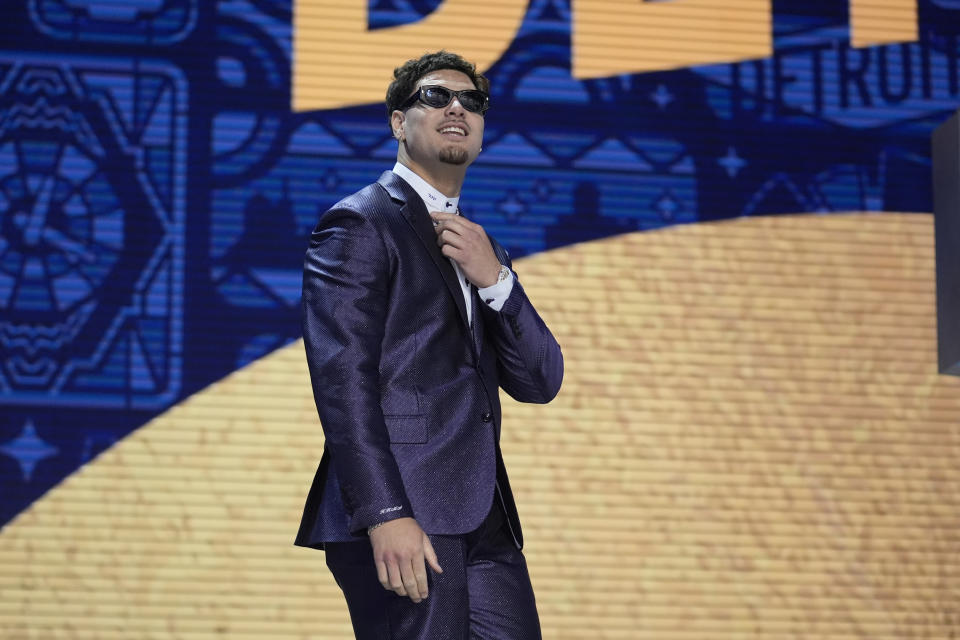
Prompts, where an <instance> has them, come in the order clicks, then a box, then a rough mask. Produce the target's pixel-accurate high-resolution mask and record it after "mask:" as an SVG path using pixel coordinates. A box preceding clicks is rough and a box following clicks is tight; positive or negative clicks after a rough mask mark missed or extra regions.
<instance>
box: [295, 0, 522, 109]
mask: <svg viewBox="0 0 960 640" xmlns="http://www.w3.org/2000/svg"><path fill="white" fill-rule="evenodd" d="M526 10H527V2H526V0H447V1H446V2H444V3H443V4H441V5H440V7H439V8H437V10H436V11H434V12H433V13H431V14H430V15H429V16H427V17H426V18H424V19H423V20H421V21H419V22H416V23H414V24H410V25H403V26H400V27H391V28H386V29H377V30H375V31H370V30H369V29H367V2H366V0H296V1H295V3H294V19H293V20H294V30H293V38H294V45H293V81H292V85H293V87H292V92H293V110H294V111H303V110H306V109H333V108H336V107H344V106H349V105H355V104H364V103H369V102H382V101H383V98H384V95H385V94H386V91H387V85H388V84H389V83H390V80H391V79H392V77H393V69H394V68H395V67H397V66H399V65H400V64H402V63H404V62H406V61H407V60H409V59H410V58H417V57H419V56H421V55H422V54H424V53H426V52H428V51H437V50H439V49H447V50H448V51H453V52H456V53H459V54H460V55H462V56H463V57H465V58H466V59H468V60H470V61H471V62H474V63H476V65H477V67H478V68H479V69H480V70H481V71H485V70H486V69H488V68H490V66H492V65H493V63H494V62H496V61H497V60H498V59H500V56H502V55H503V52H504V51H506V50H507V47H509V46H510V43H511V42H512V41H513V38H514V36H515V35H516V33H517V30H518V29H519V28H520V23H521V22H522V21H523V16H524V14H525V13H526Z"/></svg>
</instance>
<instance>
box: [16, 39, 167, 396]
mask: <svg viewBox="0 0 960 640" xmlns="http://www.w3.org/2000/svg"><path fill="white" fill-rule="evenodd" d="M0 60H3V59H2V58H0ZM4 62H9V64H4V65H3V68H4V69H5V75H4V77H3V91H2V93H0V215H2V216H3V218H2V220H3V222H2V224H3V230H4V234H3V240H2V241H0V310H3V312H4V313H3V316H2V318H0V347H2V349H3V351H4V353H5V358H4V360H3V362H2V363H0V399H2V400H3V401H4V402H5V403H7V404H18V405H34V404H39V403H42V404H45V405H68V406H97V407H108V406H116V407H127V408H130V407H132V408H164V407H166V406H169V404H170V402H171V401H173V400H174V399H175V398H176V395H177V392H178V390H179V383H180V349H179V348H176V347H175V345H178V344H179V343H180V339H181V323H182V316H181V313H180V311H179V309H180V297H181V296H182V286H181V282H182V278H183V273H182V263H183V220H184V208H185V202H184V193H183V191H184V190H183V166H182V165H183V158H182V154H183V152H184V149H183V145H184V139H183V138H184V120H185V113H186V105H185V103H184V100H185V99H186V91H185V86H184V83H183V79H182V76H181V75H180V74H179V72H178V71H177V70H176V69H175V68H172V67H171V66H170V65H169V64H166V63H155V62H149V61H140V60H137V61H135V62H133V63H131V61H130V60H126V59H123V60H115V61H108V60H104V59H97V60H93V59H86V60H84V59H82V58H78V57H75V58H72V59H71V62H70V64H69V65H55V66H54V65H51V59H50V58H47V57H44V56H27V55H22V54H21V55H17V56H16V57H15V59H10V60H4Z"/></svg>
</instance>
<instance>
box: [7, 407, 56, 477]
mask: <svg viewBox="0 0 960 640" xmlns="http://www.w3.org/2000/svg"><path fill="white" fill-rule="evenodd" d="M0 452H3V453H5V454H6V455H8V456H10V457H11V458H13V459H14V460H16V461H17V463H18V464H19V465H20V471H21V473H23V481H24V482H30V478H31V477H32V476H33V469H34V467H35V466H36V465H37V463H38V462H40V461H41V460H44V459H45V458H49V457H51V456H54V455H56V454H57V453H59V452H60V449H58V448H57V447H55V446H53V445H51V444H48V443H47V442H46V441H44V440H43V439H42V438H41V437H40V436H38V435H37V430H36V429H35V428H34V426H33V420H27V422H26V423H25V424H24V425H23V429H22V430H21V431H20V435H19V436H17V437H16V438H14V439H13V440H8V441H7V442H5V443H4V444H3V446H0Z"/></svg>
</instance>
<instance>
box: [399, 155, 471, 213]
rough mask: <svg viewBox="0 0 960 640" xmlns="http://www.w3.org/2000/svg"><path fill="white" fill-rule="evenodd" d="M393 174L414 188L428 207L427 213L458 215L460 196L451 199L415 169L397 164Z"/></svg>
mask: <svg viewBox="0 0 960 640" xmlns="http://www.w3.org/2000/svg"><path fill="white" fill-rule="evenodd" d="M393 172H394V173H395V174H397V175H398V176H400V177H401V178H403V179H404V180H405V181H406V182H407V184H409V185H410V186H411V187H413V190H414V191H416V192H417V195H419V196H420V198H421V199H422V200H423V204H425V205H426V206H427V211H428V212H430V211H445V212H447V213H456V212H457V205H458V204H460V196H457V197H455V198H449V197H447V196H445V195H443V194H442V193H440V192H439V191H437V190H436V189H434V188H433V186H431V185H430V183H429V182H427V181H426V180H424V179H423V178H421V177H420V176H418V175H417V174H416V173H415V172H414V171H413V169H411V168H410V167H408V166H407V165H405V164H403V163H400V162H397V163H396V164H395V165H393Z"/></svg>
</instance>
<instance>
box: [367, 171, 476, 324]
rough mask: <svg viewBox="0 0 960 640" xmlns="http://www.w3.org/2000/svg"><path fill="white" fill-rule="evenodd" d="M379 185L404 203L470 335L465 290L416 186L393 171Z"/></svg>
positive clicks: (404, 212) (403, 212) (403, 211)
mask: <svg viewBox="0 0 960 640" xmlns="http://www.w3.org/2000/svg"><path fill="white" fill-rule="evenodd" d="M377 182H379V183H380V184H381V185H382V186H383V188H384V189H386V190H387V193H389V194H390V197H391V198H393V199H394V200H398V201H399V202H401V203H402V206H401V207H400V213H401V215H403V217H404V218H405V219H406V220H407V222H408V223H409V224H410V226H411V227H413V230H414V232H416V234H417V237H418V238H420V242H422V243H423V246H424V248H426V250H427V253H428V254H430V258H431V259H432V260H433V262H434V264H435V265H436V266H437V268H438V269H439V270H440V275H442V276H443V281H444V282H445V283H446V285H447V290H448V291H449V292H450V295H451V296H453V302H454V304H456V305H457V311H459V313H460V321H461V322H463V325H464V327H467V331H468V334H469V331H470V329H469V323H468V322H467V307H466V305H465V303H464V301H463V289H461V288H460V283H459V282H458V281H457V273H456V272H455V271H454V270H453V265H452V264H450V260H449V259H448V258H447V257H446V256H444V255H443V254H442V253H441V252H440V247H438V246H437V234H436V233H435V232H434V230H433V220H431V219H430V216H429V214H428V213H427V207H426V206H425V205H424V204H423V200H421V199H420V196H418V195H417V192H416V191H414V190H413V187H411V186H410V185H408V184H407V183H406V181H405V180H404V179H403V178H401V177H400V176H398V175H397V174H395V173H394V172H393V171H384V172H383V174H382V175H381V176H380V179H379V180H378V181H377Z"/></svg>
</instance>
